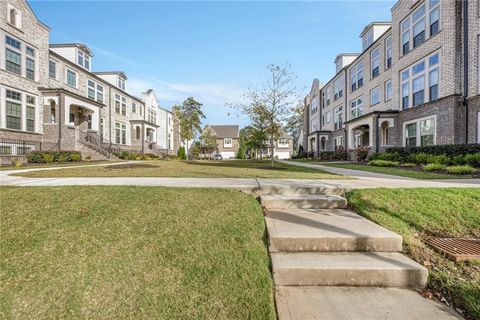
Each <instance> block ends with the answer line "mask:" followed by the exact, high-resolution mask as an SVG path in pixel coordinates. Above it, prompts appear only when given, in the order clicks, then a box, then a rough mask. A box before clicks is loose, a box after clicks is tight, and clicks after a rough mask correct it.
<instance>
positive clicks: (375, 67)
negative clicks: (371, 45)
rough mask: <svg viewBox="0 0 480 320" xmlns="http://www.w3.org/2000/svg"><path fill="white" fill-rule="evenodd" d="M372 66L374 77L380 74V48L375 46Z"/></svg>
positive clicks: (372, 53) (372, 54) (371, 54)
mask: <svg viewBox="0 0 480 320" xmlns="http://www.w3.org/2000/svg"><path fill="white" fill-rule="evenodd" d="M370 58H371V61H370V66H371V70H372V78H375V77H377V76H378V75H379V74H380V48H379V47H377V48H375V49H374V50H373V51H372V52H371V53H370Z"/></svg>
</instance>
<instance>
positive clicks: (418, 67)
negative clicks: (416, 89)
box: [412, 61, 425, 75]
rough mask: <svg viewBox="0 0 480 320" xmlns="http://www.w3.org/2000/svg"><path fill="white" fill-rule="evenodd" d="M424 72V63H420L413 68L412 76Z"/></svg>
mask: <svg viewBox="0 0 480 320" xmlns="http://www.w3.org/2000/svg"><path fill="white" fill-rule="evenodd" d="M424 70H425V62H423V61H422V62H420V63H418V64H416V65H414V66H413V69H412V71H413V75H416V74H419V73H421V72H423V71H424Z"/></svg>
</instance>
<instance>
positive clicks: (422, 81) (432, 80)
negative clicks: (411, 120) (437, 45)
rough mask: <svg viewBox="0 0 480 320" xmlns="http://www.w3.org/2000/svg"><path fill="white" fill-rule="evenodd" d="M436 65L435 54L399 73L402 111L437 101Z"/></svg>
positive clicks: (437, 59) (437, 71)
mask: <svg viewBox="0 0 480 320" xmlns="http://www.w3.org/2000/svg"><path fill="white" fill-rule="evenodd" d="M438 65H439V55H438V53H435V54H433V55H431V56H429V57H427V58H426V59H423V60H421V61H419V62H417V63H416V64H414V65H413V66H412V67H409V68H407V69H405V70H403V71H402V72H401V80H402V109H403V110H405V109H408V108H409V107H410V106H413V107H415V106H418V105H421V104H423V103H425V102H428V101H434V100H437V99H438V96H439V92H438V85H439V69H438ZM427 84H428V87H427ZM410 93H411V94H410Z"/></svg>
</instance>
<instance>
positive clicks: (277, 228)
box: [257, 183, 462, 320]
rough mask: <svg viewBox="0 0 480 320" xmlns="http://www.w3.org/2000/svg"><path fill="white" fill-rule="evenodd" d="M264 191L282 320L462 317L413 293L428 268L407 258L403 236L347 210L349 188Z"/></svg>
mask: <svg viewBox="0 0 480 320" xmlns="http://www.w3.org/2000/svg"><path fill="white" fill-rule="evenodd" d="M262 185H263V184H262ZM275 192H285V193H280V194H275ZM257 194H259V195H260V200H261V203H262V205H263V206H264V207H265V221H266V226H267V232H268V237H269V242H270V244H269V251H270V256H271V262H272V271H273V279H274V284H275V300H276V305H277V313H278V319H280V320H304V319H327V320H328V319H331V320H333V319H335V320H341V319H349V320H353V319H358V320H363V319H397V320H400V319H401V320H403V319H412V320H413V319H418V320H420V319H439V320H451V319H462V317H461V316H459V315H458V314H456V313H455V312H454V311H453V310H451V309H450V308H448V307H446V306H444V305H441V304H439V303H437V302H434V301H432V300H427V299H425V298H423V297H422V296H421V295H419V294H418V293H417V292H415V291H413V290H409V289H415V290H416V289H421V288H424V287H425V285H426V283H427V277H428V271H427V269H425V268H424V267H423V266H421V265H420V264H418V263H416V262H415V261H413V260H412V259H410V258H408V257H406V256H404V255H402V254H401V253H400V252H401V250H402V237H401V236H399V235H398V234H396V233H394V232H391V231H389V230H387V229H385V228H382V227H380V226H379V225H377V224H375V223H373V222H371V221H369V220H367V219H365V218H363V217H361V216H359V215H357V214H355V213H354V212H351V211H349V210H346V209H345V208H346V206H347V200H346V199H345V198H343V197H341V195H342V194H343V190H341V189H338V188H335V187H331V186H328V185H325V186H321V187H319V188H316V189H315V188H312V187H311V186H308V185H306V186H304V187H302V186H301V185H298V184H297V185H294V186H292V187H290V186H288V185H280V186H274V185H273V183H272V186H268V187H267V188H265V189H263V190H258V191H257Z"/></svg>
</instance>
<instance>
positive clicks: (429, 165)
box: [423, 163, 445, 172]
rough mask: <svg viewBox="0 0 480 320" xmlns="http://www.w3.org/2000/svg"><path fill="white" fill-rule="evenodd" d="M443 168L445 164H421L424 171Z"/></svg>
mask: <svg viewBox="0 0 480 320" xmlns="http://www.w3.org/2000/svg"><path fill="white" fill-rule="evenodd" d="M444 168H445V166H444V165H443V164H440V163H429V164H426V165H424V166H423V170H424V171H428V172H430V171H440V170H443V169H444Z"/></svg>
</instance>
